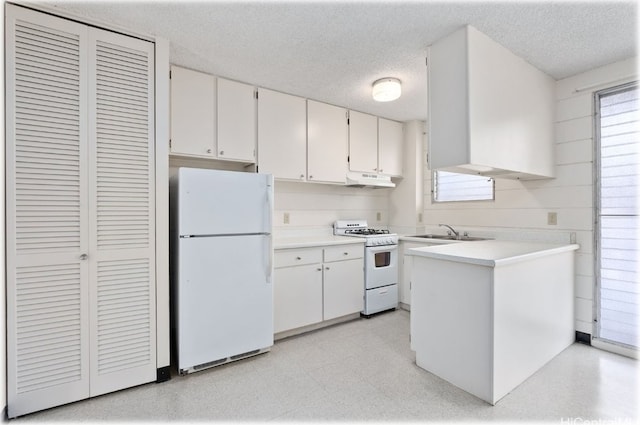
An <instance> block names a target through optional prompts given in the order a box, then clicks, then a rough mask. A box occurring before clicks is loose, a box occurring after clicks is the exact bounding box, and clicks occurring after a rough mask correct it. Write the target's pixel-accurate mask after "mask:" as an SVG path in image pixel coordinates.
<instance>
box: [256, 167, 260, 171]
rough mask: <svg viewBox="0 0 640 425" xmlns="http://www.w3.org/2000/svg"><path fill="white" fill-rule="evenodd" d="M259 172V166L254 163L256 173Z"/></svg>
mask: <svg viewBox="0 0 640 425" xmlns="http://www.w3.org/2000/svg"><path fill="white" fill-rule="evenodd" d="M259 172H260V167H258V166H257V165H256V173H259Z"/></svg>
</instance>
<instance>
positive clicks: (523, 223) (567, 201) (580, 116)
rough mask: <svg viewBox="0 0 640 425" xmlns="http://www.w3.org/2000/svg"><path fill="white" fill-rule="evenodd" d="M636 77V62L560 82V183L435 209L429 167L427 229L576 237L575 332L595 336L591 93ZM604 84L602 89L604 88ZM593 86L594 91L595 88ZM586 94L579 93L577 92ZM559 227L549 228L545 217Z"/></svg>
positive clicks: (514, 188)
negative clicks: (551, 214)
mask: <svg viewBox="0 0 640 425" xmlns="http://www.w3.org/2000/svg"><path fill="white" fill-rule="evenodd" d="M634 73H635V58H632V59H628V60H625V61H621V62H616V63H613V64H610V65H607V66H604V67H601V68H597V69H594V70H591V71H588V72H585V73H582V74H578V75H575V76H573V77H569V78H566V79H563V80H560V81H558V82H557V83H556V99H557V102H556V137H555V139H556V140H555V142H556V147H555V156H556V158H555V164H556V178H555V179H546V180H534V181H526V182H523V181H514V180H502V179H498V180H496V194H495V198H496V199H495V201H494V202H467V203H445V204H434V203H432V201H431V171H430V170H428V169H427V168H426V167H425V173H424V175H425V184H424V204H425V214H424V219H425V224H427V225H435V224H438V223H448V224H451V225H454V226H455V225H459V226H461V227H464V226H470V227H481V228H487V229H494V230H510V231H518V230H521V231H540V230H542V231H547V232H548V231H558V232H575V233H576V238H577V243H578V244H580V250H579V251H577V255H576V282H575V318H576V330H578V331H581V332H585V333H589V334H591V333H592V332H593V329H592V319H593V305H594V299H593V287H594V279H595V278H594V259H593V258H594V251H593V236H594V235H593V232H594V215H593V214H594V195H593V192H594V187H593V158H594V156H593V155H594V147H593V133H594V131H593V129H594V122H593V92H594V91H597V90H601V89H603V88H606V87H607V86H615V85H618V84H622V83H623V82H624V81H621V79H623V78H624V77H626V76H629V75H633V74H634ZM601 83H603V84H602V85H600V84H601ZM591 86H593V87H591ZM582 87H586V89H584V90H580V91H576V89H578V88H582ZM549 212H556V213H557V214H558V224H557V225H548V224H547V213H549Z"/></svg>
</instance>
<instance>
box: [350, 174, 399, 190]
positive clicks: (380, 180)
mask: <svg viewBox="0 0 640 425" xmlns="http://www.w3.org/2000/svg"><path fill="white" fill-rule="evenodd" d="M346 185H347V186H354V187H374V188H385V187H396V184H395V183H393V182H392V181H391V177H390V176H387V175H384V174H372V173H355V172H349V173H347V182H346Z"/></svg>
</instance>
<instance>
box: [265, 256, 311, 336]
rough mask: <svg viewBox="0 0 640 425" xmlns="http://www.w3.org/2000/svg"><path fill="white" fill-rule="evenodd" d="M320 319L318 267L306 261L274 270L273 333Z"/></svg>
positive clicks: (309, 323)
mask: <svg viewBox="0 0 640 425" xmlns="http://www.w3.org/2000/svg"><path fill="white" fill-rule="evenodd" d="M321 321H322V266H321V265H320V264H310V265H305V266H296V267H283V268H279V269H275V272H274V285H273V326H274V332H275V333H278V332H283V331H287V330H290V329H295V328H299V327H302V326H307V325H311V324H314V323H318V322H321Z"/></svg>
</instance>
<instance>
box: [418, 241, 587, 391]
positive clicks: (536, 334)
mask: <svg viewBox="0 0 640 425" xmlns="http://www.w3.org/2000/svg"><path fill="white" fill-rule="evenodd" d="M578 248H579V246H578V245H575V244H569V245H559V244H547V243H533V242H532V243H529V242H513V241H495V240H492V241H476V242H465V243H459V244H448V245H440V246H430V247H424V248H414V249H410V250H409V251H408V252H407V254H409V255H412V256H413V269H412V276H411V348H412V349H413V350H415V352H416V364H417V365H418V366H419V367H421V368H423V369H425V370H427V371H429V372H431V373H433V374H435V375H437V376H439V377H441V378H442V379H445V380H446V381H448V382H450V383H452V384H453V385H456V386H457V387H459V388H462V389H463V390H465V391H467V392H469V393H471V394H473V395H475V396H477V397H479V398H481V399H482V400H485V401H487V402H488V403H491V404H495V403H497V402H498V400H500V399H501V398H502V397H504V396H505V395H507V394H508V393H509V392H510V391H512V390H513V389H514V388H515V387H517V386H518V385H520V383H522V382H523V381H524V380H526V379H527V378H528V377H530V376H531V375H533V374H534V373H535V372H536V371H537V370H538V369H540V368H541V367H542V366H544V364H546V363H547V362H548V361H549V360H551V359H552V358H553V357H555V356H556V355H557V354H559V353H560V352H561V351H562V350H564V349H565V348H566V347H568V346H569V345H571V344H572V343H573V342H574V340H575V326H574V313H573V312H574V295H573V293H574V269H575V258H574V257H575V250H576V249H578Z"/></svg>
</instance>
